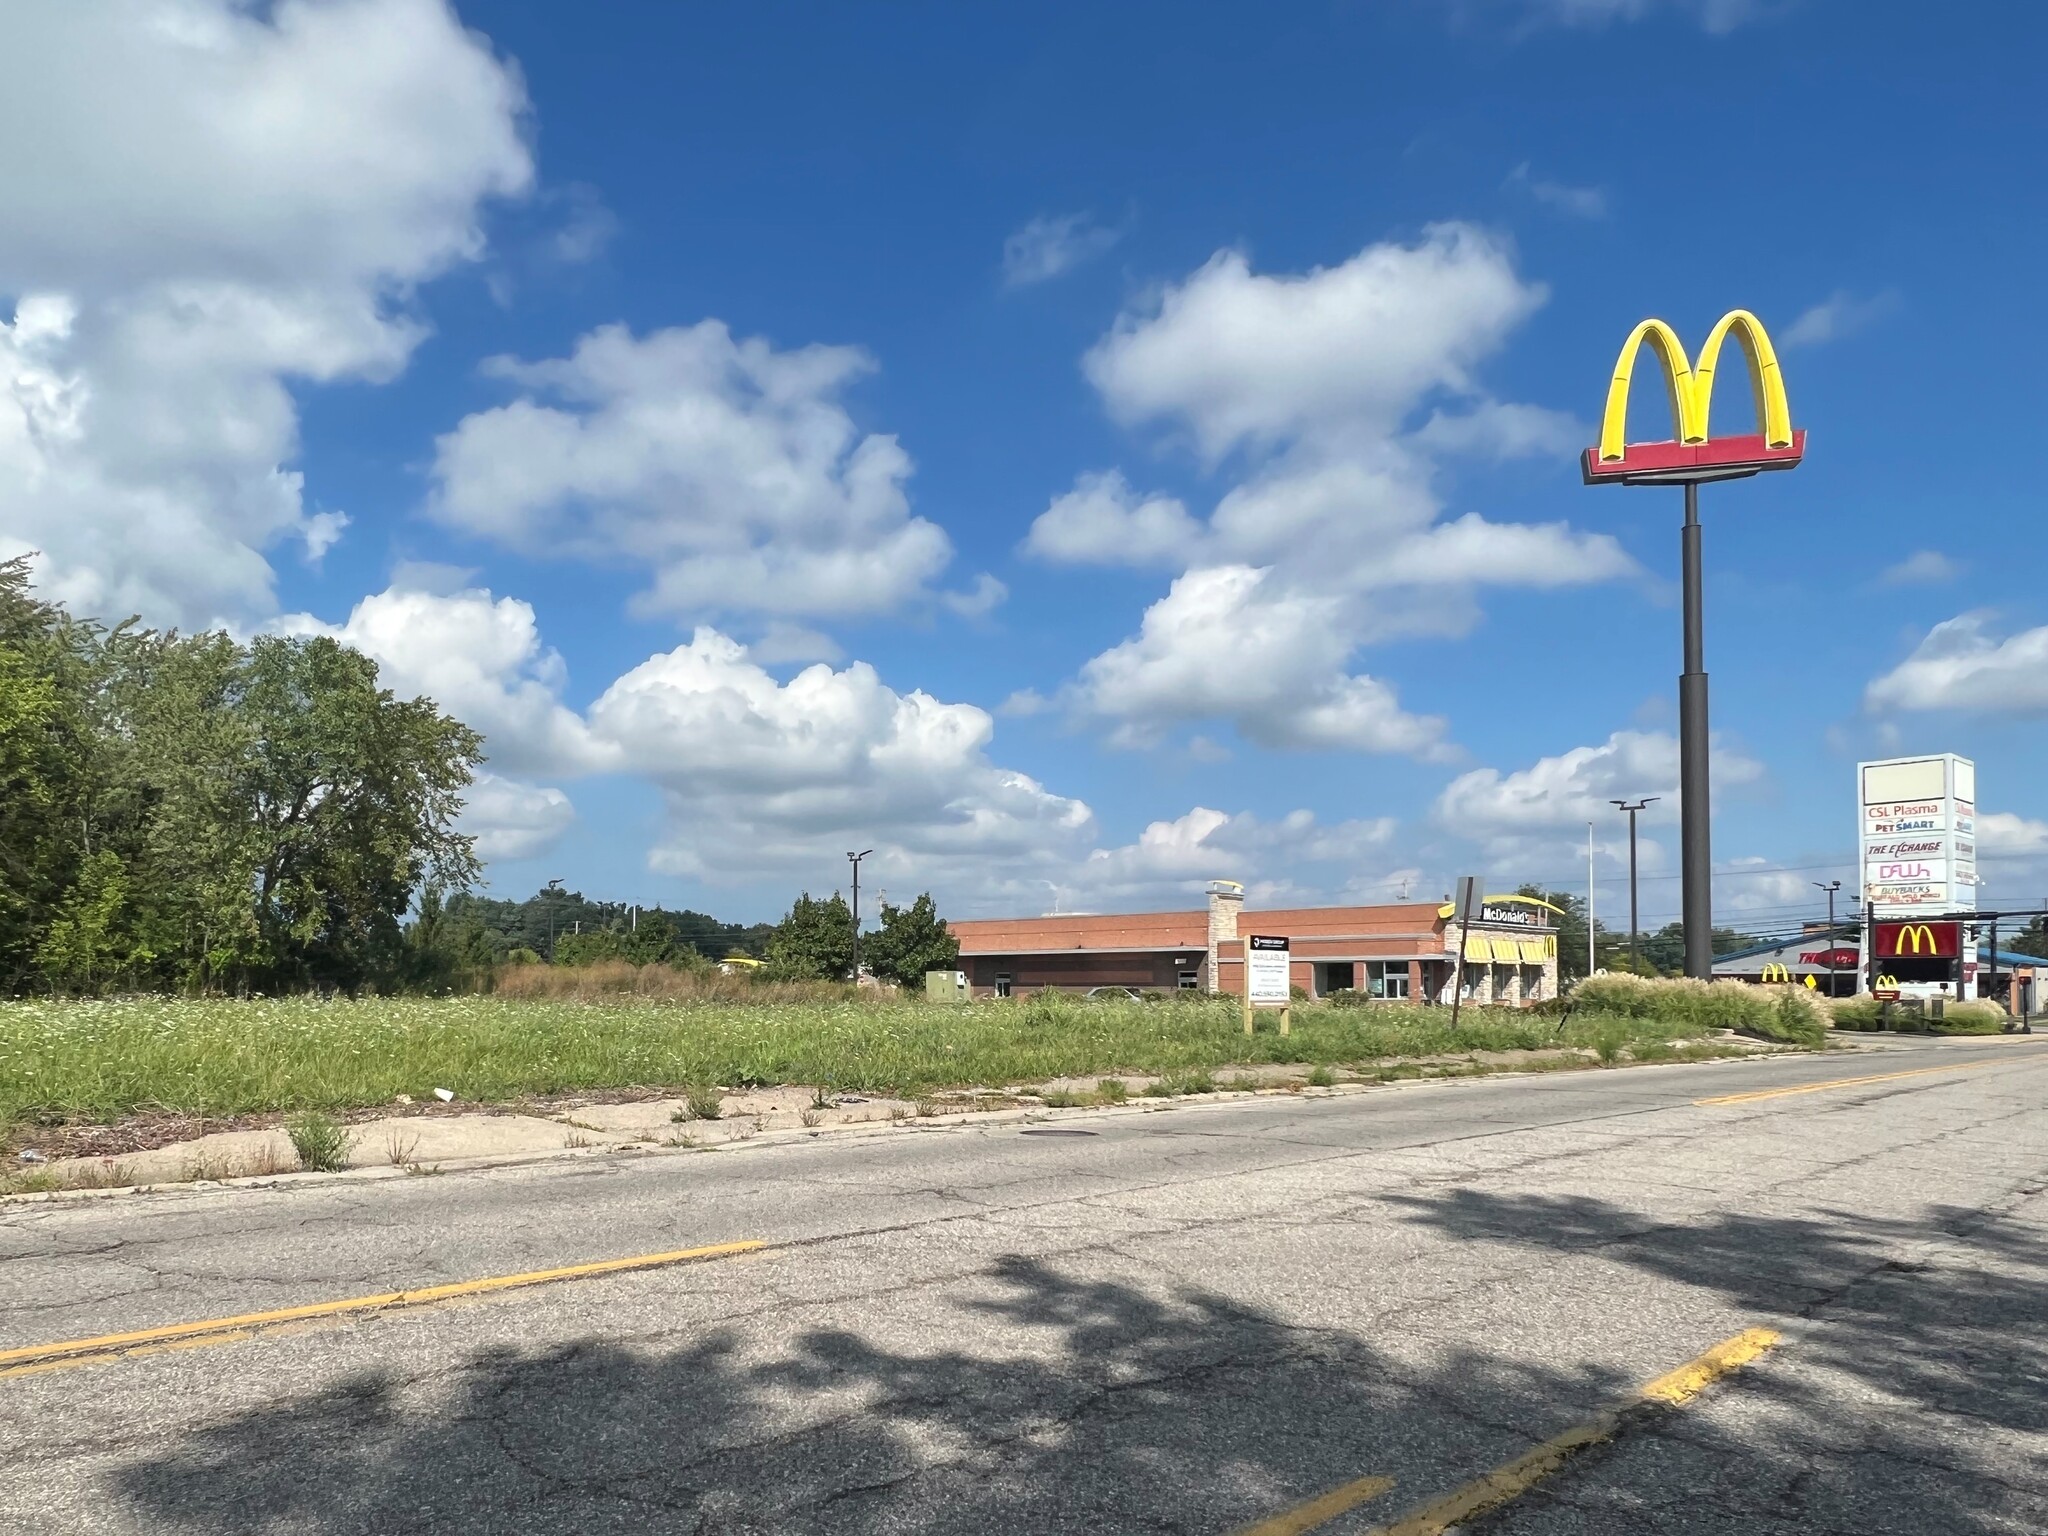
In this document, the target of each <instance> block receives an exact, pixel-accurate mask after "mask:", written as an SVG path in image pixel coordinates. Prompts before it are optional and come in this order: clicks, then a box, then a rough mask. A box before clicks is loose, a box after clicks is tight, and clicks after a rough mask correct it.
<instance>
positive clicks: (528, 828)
mask: <svg viewBox="0 0 2048 1536" xmlns="http://www.w3.org/2000/svg"><path fill="white" fill-rule="evenodd" d="M575 823H576V807H575V806H573V805H572V804H570V803H569V797H568V796H567V795H566V794H564V793H563V792H562V791H561V790H559V789H552V788H548V787H545V786H542V785H537V784H525V783H521V782H519V781H518V780H516V779H505V778H500V777H499V776H498V775H497V774H494V773H480V774H478V775H477V777H476V782H475V783H473V784H471V785H470V786H469V789H468V791H467V792H466V793H465V794H464V796H463V806H462V818H461V821H460V824H459V826H458V828H457V830H459V831H461V832H464V833H466V834H468V835H469V836H471V837H474V838H475V839H476V852H477V857H478V858H480V859H482V860H483V861H484V862H485V863H487V864H488V863H491V862H493V861H495V860H504V859H537V858H539V857H540V856H541V855H542V854H544V853H546V852H548V851H549V850H551V849H552V848H554V847H555V846H556V845H557V844H558V843H560V842H561V840H562V837H563V834H565V833H566V832H567V831H568V830H569V828H570V827H572V826H574V825H575Z"/></svg>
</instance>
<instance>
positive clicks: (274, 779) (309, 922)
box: [0, 558, 959, 994]
mask: <svg viewBox="0 0 2048 1536" xmlns="http://www.w3.org/2000/svg"><path fill="white" fill-rule="evenodd" d="M482 761H483V739H482V737H481V736H479V735H478V733H477V732H475V731H474V730H472V729H470V728H469V727H468V726H467V725H464V724H463V723H462V722H461V721H459V720H456V719H454V718H452V717H450V716H448V715H446V714H444V713H442V712H441V710H440V709H439V708H438V707H437V706H436V705H435V704H434V702H433V701H432V700H431V699H425V698H416V699H400V698H398V697H396V696H395V695H394V694H393V693H392V692H391V690H389V689H386V688H381V687H379V686H378V682H377V665H376V663H375V662H374V661H372V660H371V659H370V658H369V657H367V656H364V655H363V654H361V653H360V652H358V651H354V650H351V649H349V648H348V647H346V646H343V645H340V644H338V643H337V642H336V641H334V640H332V639H330V638H327V637H324V636H321V637H287V636H277V635H261V636H257V637H255V638H254V639H251V640H248V641H242V640H238V639H236V638H235V637H233V636H231V635H228V634H225V633H220V632H211V633H202V634H190V635H187V634H180V633H178V632H177V631H175V630H159V629H150V628H146V627H144V626H142V625H141V624H139V623H137V622H135V621H133V620H130V621H128V622H126V623H121V624H114V625H107V624H103V623H100V622H98V621H95V620H91V619H80V618H76V617H74V616H73V615H72V614H70V613H69V612H67V611H66V609H65V608H64V606H63V605H62V604H61V603H57V602H52V601H49V600H48V599H46V598H44V597H42V596H40V595H38V593H37V592H36V591H35V589H34V586H33V583H32V581H31V579H30V568H29V563H28V560H27V559H26V558H18V559H13V560H7V561H0V994H8V993H22V992H29V991H48V992H60V993H96V992H115V991H132V992H230V993H268V994H275V993H280V992H289V991H303V990H312V989H318V990H329V989H332V990H341V991H348V992H357V991H361V990H363V989H366V988H368V989H374V990H379V991H402V990H424V991H449V990H460V989H467V988H471V987H477V986H483V985H488V983H489V978H490V976H491V974H492V972H493V971H494V970H495V969H496V968H497V967H499V966H501V965H504V964H507V963H518V962H521V961H527V962H543V961H545V962H548V963H559V964H564V965H580V964H588V963H591V962H594V961H598V960H607V959H622V960H627V961H630V962H632V963H635V964H643V965H644V964H672V965H682V966H691V967H698V966H703V965H706V964H709V963H713V962H716V961H720V960H724V959H726V958H727V957H728V956H732V955H740V956H744V957H748V958H753V959H759V960H762V961H764V962H765V964H764V967H763V969H764V972H765V973H766V974H770V975H774V976H777V977H786V978H791V979H833V978H845V977H848V976H850V975H851V973H852V966H853V953H852V951H853V921H852V914H851V913H850V912H849V911H848V910H847V906H846V902H845V900H844V899H843V898H842V897H840V896H838V895H834V896H832V897H831V898H829V899H828V900H823V901H818V900H814V899H813V898H812V897H811V896H810V895H809V894H808V893H806V894H804V895H803V896H802V897H800V898H799V899H798V900H797V902H796V903H795V904H794V905H793V906H792V908H791V909H790V911H789V913H788V914H787V915H786V916H785V917H784V918H783V920H782V922H781V923H779V924H767V923H754V924H740V923H724V922H720V921H719V920H718V919H716V918H714V917H711V916H709V915H707V914H705V913H702V912H693V911H688V910H684V911H668V910H665V909H663V908H661V907H658V906H657V907H650V908H635V907H628V906H626V905H625V904H623V903H617V902H598V901H591V900H588V899H586V898H585V897H584V896H583V895H582V894H581V893H580V892H574V891H563V890H560V889H557V888H553V887H550V888H549V889H546V890H542V891H539V892H536V893H535V894H534V895H533V896H532V897H529V898H527V899H526V900H525V901H505V900H494V899H492V898H489V897H486V896H482V895H478V894H476V893H475V892H474V891H472V890H471V889H470V888H471V887H472V886H473V885H474V884H475V883H476V881H477V880H478V878H479V876H480V873H481V870H480V866H479V864H478V861H477V857H476V851H475V846H474V843H473V840H472V839H471V838H470V837H468V836H466V835H464V834H463V833H462V832H460V831H459V830H458V826H457V819H458V817H459V816H460V814H461V810H462V802H463V791H464V790H465V789H466V788H467V787H468V786H469V784H470V783H471V782H472V779H473V777H474V774H475V771H476V768H477V766H478V765H479V764H480V763H481V762H482ZM862 949H863V960H864V962H865V968H866V969H870V970H872V971H874V972H875V974H877V975H880V976H883V977H885V978H887V979H890V980H897V981H902V982H905V983H906V984H910V985H916V984H918V983H919V982H920V981H921V978H922V975H923V971H924V970H925V969H928V968H932V969H936V968H943V967H947V966H950V965H952V964H953V963H954V961H955V960H956V959H957V957H958V953H959V946H958V945H957V943H955V942H954V941H953V939H952V937H951V935H950V934H949V933H948V932H947V930H946V925H945V922H944V920H943V919H941V918H940V917H939V916H938V914H937V912H936V910H935V908H934V907H933V904H932V899H931V897H930V896H929V895H924V896H920V897H919V898H918V899H917V901H916V902H914V903H912V904H911V905H910V906H908V907H892V906H889V905H888V904H886V903H885V904H884V905H883V907H882V911H881V926H880V928H879V929H878V930H876V931H875V932H874V933H872V934H869V935H865V936H864V937H863V942H862Z"/></svg>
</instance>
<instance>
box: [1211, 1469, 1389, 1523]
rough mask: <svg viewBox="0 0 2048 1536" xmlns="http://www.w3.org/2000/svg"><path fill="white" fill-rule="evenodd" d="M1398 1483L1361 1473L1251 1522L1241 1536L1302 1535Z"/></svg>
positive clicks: (1387, 1478)
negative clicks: (1254, 1522)
mask: <svg viewBox="0 0 2048 1536" xmlns="http://www.w3.org/2000/svg"><path fill="white" fill-rule="evenodd" d="M1393 1486H1394V1480H1393V1479H1392V1478H1391V1477H1361V1478H1359V1479H1358V1480H1357V1481H1356V1482H1351V1483H1346V1484H1345V1485H1344V1486H1343V1487H1341V1488H1332V1489H1331V1490H1330V1491H1329V1492H1328V1493H1319V1494H1317V1495H1316V1496H1315V1497H1314V1498H1312V1499H1310V1500H1308V1501H1307V1502H1306V1503H1303V1504H1297V1505H1295V1506H1294V1508H1292V1509H1283V1510H1281V1511H1280V1513H1279V1514H1277V1515H1274V1516H1273V1517H1271V1518H1270V1519H1267V1520H1261V1521H1260V1522H1259V1523H1258V1524H1257V1525H1248V1526H1246V1527H1245V1528H1244V1529H1243V1530H1242V1531H1240V1532H1238V1533H1237V1536H1301V1533H1302V1532H1304V1531H1312V1530H1314V1529H1315V1528H1316V1527H1317V1526H1319V1525H1327V1524H1329V1523H1330V1522H1331V1521H1332V1520H1334V1519H1336V1518H1337V1517H1338V1516H1339V1515H1348V1514H1350V1513H1351V1511H1352V1510H1354V1509H1356V1508H1358V1506H1359V1505H1361V1504H1363V1503H1364V1502H1365V1501H1366V1500H1367V1499H1376V1498H1378V1497H1379V1496H1380V1495H1381V1494H1383V1493H1385V1492H1386V1491H1387V1490H1388V1489H1389V1488H1391V1487H1393Z"/></svg>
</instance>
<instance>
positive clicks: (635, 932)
mask: <svg viewBox="0 0 2048 1536" xmlns="http://www.w3.org/2000/svg"><path fill="white" fill-rule="evenodd" d="M619 953H620V954H621V955H623V956H624V957H625V958H626V959H628V960H630V961H632V962H633V963H634V964H635V965H659V964H660V963H661V962H662V961H664V960H670V959H674V958H675V955H676V925H675V923H674V921H673V920H672V919H671V918H670V917H669V915H668V914H667V913H666V912H661V911H654V912H642V913H641V914H640V916H639V918H638V920H637V921H635V922H633V923H630V924H628V925H627V927H626V930H625V932H623V933H621V934H620V935H619Z"/></svg>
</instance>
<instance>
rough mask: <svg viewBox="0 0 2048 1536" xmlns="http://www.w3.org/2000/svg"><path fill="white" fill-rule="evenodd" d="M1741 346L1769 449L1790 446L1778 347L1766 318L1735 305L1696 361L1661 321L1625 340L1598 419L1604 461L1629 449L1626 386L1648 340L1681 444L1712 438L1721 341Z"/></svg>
mask: <svg viewBox="0 0 2048 1536" xmlns="http://www.w3.org/2000/svg"><path fill="white" fill-rule="evenodd" d="M1731 334H1732V335H1733V336H1734V337H1735V340H1736V342H1737V344H1739V345H1740V346H1741V348H1742V354H1743V357H1744V358H1745V360H1747V362H1748V364H1749V389H1750V393H1751V394H1752V395H1754V396H1755V397H1756V421H1757V429H1758V430H1759V431H1760V432H1762V434H1763V438H1764V444H1765V446H1766V447H1770V448H1789V447H1790V446H1791V445H1792V407H1791V405H1790V403H1789V402H1788V401H1787V400H1786V399H1785V380H1784V377H1783V376H1782V375H1781V374H1780V373H1779V372H1778V354H1777V350H1776V349H1775V348H1774V347H1772V345H1771V338H1770V336H1769V334H1768V333H1767V332H1766V331H1765V330H1764V326H1763V322H1762V321H1761V320H1759V319H1757V317H1756V316H1755V315H1753V314H1751V313H1750V312H1749V311H1748V310H1746V309H1731V310H1729V311H1728V313H1727V314H1725V315H1723V316H1722V317H1721V318H1720V320H1719V321H1717V322H1716V323H1715V326H1714V328H1713V330H1711V331H1709V332H1708V333H1707V344H1706V345H1705V346H1703V347H1701V348H1700V360H1699V363H1698V365H1697V366H1695V365H1694V364H1693V363H1691V362H1690V361H1688V360H1687V358H1686V355H1685V344H1684V343H1683V342H1681V341H1680V340H1679V339H1678V333H1677V332H1676V331H1674V330H1672V329H1671V327H1670V326H1668V325H1666V324H1665V323H1664V322H1663V321H1662V320H1645V321H1644V322H1643V323H1642V324H1641V325H1639V326H1637V327H1636V328H1635V329H1634V330H1633V331H1631V332H1629V337H1628V340H1627V341H1626V342H1624V343H1622V348H1621V357H1620V358H1619V359H1618V360H1617V361H1616V362H1615V365H1614V378H1613V380H1612V381H1611V382H1610V383H1609V384H1608V386H1607V409H1606V411H1605V413H1604V414H1603V415H1602V416H1601V418H1600V462H1601V463H1603V464H1613V463H1618V462H1620V460H1621V458H1622V457H1623V455H1624V454H1625V453H1626V452H1627V448H1628V386H1629V380H1630V378H1631V377H1632V376H1633V375H1634V373H1635V368H1636V357H1637V355H1638V354H1639V353H1640V352H1641V351H1642V349H1643V346H1644V344H1645V343H1647V344H1648V345H1649V348H1650V350H1651V351H1652V352H1654V353H1656V354H1657V361H1658V363H1659V364H1660V365H1662V367H1663V370H1664V392H1665V394H1666V395H1667V396H1668V397H1669V398H1670V402H1671V421H1672V425H1673V426H1674V427H1675V428H1676V429H1677V433H1678V440H1679V441H1680V442H1681V443H1704V442H1705V441H1706V440H1707V438H1708V437H1709V435H1710V434H1709V432H1708V430H1707V425H1708V416H1709V414H1710V413H1711V411H1712V407H1713V402H1714V373H1715V370H1716V369H1717V368H1718V367H1719V366H1720V362H1721V346H1722V344H1723V343H1724V342H1725V341H1726V340H1727V339H1728V337H1729V336H1730V335H1731Z"/></svg>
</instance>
